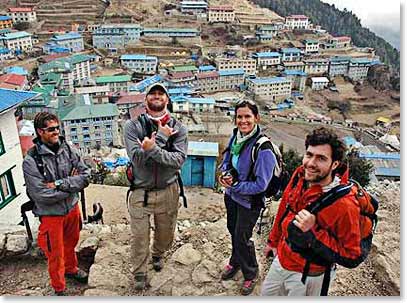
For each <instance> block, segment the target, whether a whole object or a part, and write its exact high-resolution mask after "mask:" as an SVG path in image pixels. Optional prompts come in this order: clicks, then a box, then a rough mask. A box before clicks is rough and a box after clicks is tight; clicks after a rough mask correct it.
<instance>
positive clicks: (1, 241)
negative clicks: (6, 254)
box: [0, 234, 6, 256]
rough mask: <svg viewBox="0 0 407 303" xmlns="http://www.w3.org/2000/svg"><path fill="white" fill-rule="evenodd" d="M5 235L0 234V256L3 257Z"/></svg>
mask: <svg viewBox="0 0 407 303" xmlns="http://www.w3.org/2000/svg"><path fill="white" fill-rule="evenodd" d="M5 245H6V235H5V234H0V256H1V255H3V251H4V250H5V249H6V247H5Z"/></svg>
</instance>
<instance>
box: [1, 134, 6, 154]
mask: <svg viewBox="0 0 407 303" xmlns="http://www.w3.org/2000/svg"><path fill="white" fill-rule="evenodd" d="M5 152H6V150H5V148H4V143H3V138H2V136H1V132H0V155H2V154H4V153H5Z"/></svg>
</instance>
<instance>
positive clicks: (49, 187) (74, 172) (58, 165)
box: [23, 112, 90, 296]
mask: <svg viewBox="0 0 407 303" xmlns="http://www.w3.org/2000/svg"><path fill="white" fill-rule="evenodd" d="M34 128H35V132H36V134H37V138H36V139H34V146H33V147H32V148H31V149H30V150H29V151H28V154H27V156H26V157H25V159H24V162H23V171H24V178H25V182H26V186H27V193H28V195H29V197H30V199H31V200H32V201H33V202H34V208H33V213H34V214H35V215H36V216H38V217H39V219H40V222H41V224H40V227H39V232H38V246H39V247H40V248H41V249H42V250H43V251H44V253H45V255H46V256H47V259H48V272H49V275H50V278H51V285H52V287H53V288H54V290H55V294H56V295H58V296H61V295H62V296H63V295H65V288H66V286H65V277H67V278H72V279H75V280H76V281H78V282H82V283H86V282H87V278H88V277H87V274H86V273H85V272H83V271H82V270H79V268H78V260H77V257H76V253H75V246H76V245H77V244H78V240H79V232H80V225H81V215H80V211H79V206H78V201H79V195H78V193H79V192H80V191H81V190H82V189H83V188H85V187H87V186H88V184H89V177H90V169H89V168H88V167H87V166H86V165H85V164H84V162H83V161H82V160H81V158H80V156H79V154H78V153H77V151H76V150H74V149H73V148H72V147H71V146H69V145H68V143H67V142H66V141H65V140H64V138H63V137H62V136H59V130H60V126H59V120H58V117H57V116H55V115H54V114H50V113H46V112H41V113H38V114H37V115H36V116H35V119H34Z"/></svg>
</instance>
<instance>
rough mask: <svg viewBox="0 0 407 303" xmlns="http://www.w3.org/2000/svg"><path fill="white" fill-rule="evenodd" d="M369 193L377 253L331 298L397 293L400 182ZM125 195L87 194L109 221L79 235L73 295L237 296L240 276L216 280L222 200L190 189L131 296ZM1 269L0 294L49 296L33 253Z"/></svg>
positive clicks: (224, 241) (226, 246)
mask: <svg viewBox="0 0 407 303" xmlns="http://www.w3.org/2000/svg"><path fill="white" fill-rule="evenodd" d="M371 190H373V191H375V193H376V194H377V195H378V196H379V197H380V202H381V203H380V210H379V213H378V215H379V218H380V221H379V225H378V227H377V230H376V235H375V237H374V249H373V251H372V253H371V255H370V256H369V258H368V260H367V261H366V262H364V263H363V264H362V265H360V266H359V267H358V268H356V269H345V268H339V269H338V271H337V278H336V280H335V281H336V282H335V283H334V284H333V285H332V287H331V289H330V295H333V296H399V295H400V184H399V183H392V182H388V181H385V182H382V183H380V184H378V185H375V186H374V187H373V186H372V187H371ZM125 192H126V188H121V187H108V186H103V185H92V186H91V187H90V188H89V189H88V190H87V197H88V202H89V205H88V206H90V204H91V202H96V201H99V202H102V204H103V205H104V207H105V210H106V215H105V223H106V224H105V225H95V224H88V225H86V226H85V228H84V230H83V231H82V233H81V243H80V245H79V247H78V251H79V255H80V260H81V266H82V267H83V268H85V269H89V274H90V277H89V284H88V285H87V286H81V285H78V284H69V291H68V293H69V294H70V295H85V296H114V295H123V296H126V295H145V296H156V295H159V296H236V295H239V288H240V285H241V283H242V276H241V274H239V275H237V276H236V277H235V279H233V280H231V281H221V280H220V278H219V276H220V272H221V269H222V267H223V266H224V264H226V262H227V260H228V256H229V253H230V250H231V244H230V238H229V235H228V233H227V229H226V217H225V209H224V206H223V197H222V195H220V194H217V193H214V192H213V191H212V190H210V189H202V188H188V189H187V194H188V197H189V207H188V208H187V209H185V208H180V212H179V218H178V224H177V230H176V239H175V242H174V245H173V247H172V249H171V251H170V253H168V254H167V255H166V256H165V267H164V269H163V270H162V271H161V272H160V273H156V272H154V271H153V270H152V267H151V266H150V268H149V273H148V274H149V288H147V289H146V290H145V291H144V292H136V291H135V290H134V289H133V283H132V282H133V278H132V275H131V273H130V269H131V265H130V252H129V250H130V228H129V225H128V214H127V212H126V207H125V203H124V199H125ZM277 207H278V203H277V202H274V203H272V204H271V205H270V206H269V209H268V213H267V214H266V216H265V220H264V221H265V222H266V224H265V225H264V226H263V228H262V230H263V233H262V234H261V235H258V234H257V233H255V234H254V241H255V243H256V247H257V255H258V260H259V265H260V272H261V274H260V280H262V279H263V278H264V275H265V274H266V273H267V270H268V268H269V262H270V260H266V259H264V258H263V257H262V256H261V251H262V249H263V247H264V245H265V243H266V237H267V233H268V231H269V229H270V227H271V222H272V220H273V217H274V214H275V212H276V209H277ZM89 211H90V209H89ZM256 230H257V229H256ZM10 236H11V235H10V234H9V235H6V237H10ZM0 239H1V235H0ZM6 242H7V241H6ZM2 249H3V250H4V247H3V248H2ZM9 254H10V252H9ZM4 255H5V254H4V252H3V256H4ZM0 268H1V275H0V295H49V294H50V293H52V290H51V289H50V287H49V286H48V275H47V272H46V263H45V260H44V258H43V257H41V255H39V254H38V250H31V251H30V254H29V255H26V256H25V257H18V256H16V257H12V256H8V257H3V259H2V260H0ZM259 291H260V283H259V286H258V287H257V288H256V290H255V292H254V294H257V295H258V294H259Z"/></svg>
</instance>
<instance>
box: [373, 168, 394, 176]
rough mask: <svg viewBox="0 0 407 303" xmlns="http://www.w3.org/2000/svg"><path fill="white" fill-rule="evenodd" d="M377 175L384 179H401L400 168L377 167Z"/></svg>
mask: <svg viewBox="0 0 407 303" xmlns="http://www.w3.org/2000/svg"><path fill="white" fill-rule="evenodd" d="M375 175H376V176H384V177H400V167H377V168H376V169H375Z"/></svg>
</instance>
